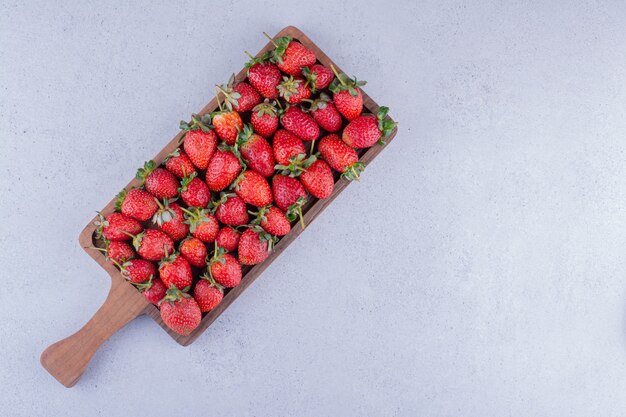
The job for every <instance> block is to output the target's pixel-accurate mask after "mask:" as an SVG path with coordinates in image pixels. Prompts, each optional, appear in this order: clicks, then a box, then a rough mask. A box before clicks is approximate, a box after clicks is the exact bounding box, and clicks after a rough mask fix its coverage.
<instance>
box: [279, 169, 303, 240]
mask: <svg viewBox="0 0 626 417" xmlns="http://www.w3.org/2000/svg"><path fill="white" fill-rule="evenodd" d="M272 192H273V195H274V202H275V203H276V206H277V207H278V208H280V209H281V210H283V211H285V212H286V215H287V219H288V220H289V221H294V220H295V219H296V218H298V217H299V218H300V225H301V226H302V228H303V229H304V219H303V215H302V206H304V204H306V201H307V198H306V191H305V189H304V186H303V185H302V183H301V182H300V181H298V179H297V178H293V177H291V176H289V175H281V174H276V175H274V177H273V178H272Z"/></svg>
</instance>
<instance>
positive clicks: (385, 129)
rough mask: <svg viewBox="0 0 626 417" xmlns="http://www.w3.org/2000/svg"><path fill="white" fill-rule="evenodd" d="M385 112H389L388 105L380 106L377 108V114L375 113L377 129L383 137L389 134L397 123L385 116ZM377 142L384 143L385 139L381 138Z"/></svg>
mask: <svg viewBox="0 0 626 417" xmlns="http://www.w3.org/2000/svg"><path fill="white" fill-rule="evenodd" d="M387 113H389V107H386V106H381V107H380V108H379V109H378V114H377V115H376V119H377V120H378V129H379V130H380V131H381V132H382V134H383V138H386V137H387V136H389V135H390V134H391V132H392V131H393V129H395V127H396V126H397V125H398V123H397V122H394V121H393V120H391V119H390V118H388V117H387ZM378 144H379V145H385V141H384V140H383V139H382V138H381V139H380V140H379V141H378Z"/></svg>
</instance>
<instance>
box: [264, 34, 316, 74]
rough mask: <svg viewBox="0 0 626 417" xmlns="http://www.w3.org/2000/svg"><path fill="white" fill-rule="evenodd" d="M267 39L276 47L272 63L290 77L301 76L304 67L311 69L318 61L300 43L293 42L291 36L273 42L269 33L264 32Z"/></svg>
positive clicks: (311, 52)
mask: <svg viewBox="0 0 626 417" xmlns="http://www.w3.org/2000/svg"><path fill="white" fill-rule="evenodd" d="M263 34H264V35H265V36H266V37H267V39H269V40H270V42H272V44H273V45H274V46H275V47H276V48H275V49H274V50H273V51H272V61H273V62H275V63H276V65H277V66H278V68H279V69H280V70H281V71H282V72H284V73H286V74H289V75H293V76H301V75H302V67H310V66H312V65H313V64H315V62H316V61H317V59H316V58H315V54H314V53H313V51H311V50H310V49H309V48H307V47H306V46H304V45H302V44H301V43H300V42H298V41H295V40H293V38H292V37H290V36H283V37H282V38H278V39H276V40H273V39H272V38H271V37H270V36H269V35H268V34H267V33H265V32H263Z"/></svg>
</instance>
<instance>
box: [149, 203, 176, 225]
mask: <svg viewBox="0 0 626 417" xmlns="http://www.w3.org/2000/svg"><path fill="white" fill-rule="evenodd" d="M154 200H155V201H156V203H157V205H158V206H159V209H158V210H157V212H156V213H154V216H152V223H154V224H156V225H159V226H162V225H163V224H164V223H168V222H170V221H172V220H174V217H176V213H174V210H172V209H171V208H170V200H168V199H166V198H164V199H163V204H161V202H160V201H159V200H158V199H156V198H155V199H154ZM172 201H174V199H172Z"/></svg>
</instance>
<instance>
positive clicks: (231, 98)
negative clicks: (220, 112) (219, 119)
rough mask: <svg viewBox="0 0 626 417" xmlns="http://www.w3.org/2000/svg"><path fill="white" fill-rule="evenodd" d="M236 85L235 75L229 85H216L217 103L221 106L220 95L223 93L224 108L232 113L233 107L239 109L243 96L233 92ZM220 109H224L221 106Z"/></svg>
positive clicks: (230, 79)
mask: <svg viewBox="0 0 626 417" xmlns="http://www.w3.org/2000/svg"><path fill="white" fill-rule="evenodd" d="M234 85H235V74H233V75H231V76H230V78H229V79H228V83H226V84H222V85H215V88H216V90H215V94H216V95H217V96H218V98H217V102H218V104H219V94H220V93H222V95H223V96H224V106H226V108H227V109H228V110H230V111H232V110H233V107H237V106H238V105H239V101H238V100H239V99H240V98H241V94H239V93H238V92H236V91H234V90H233V86H234ZM220 108H222V106H221V104H220Z"/></svg>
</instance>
